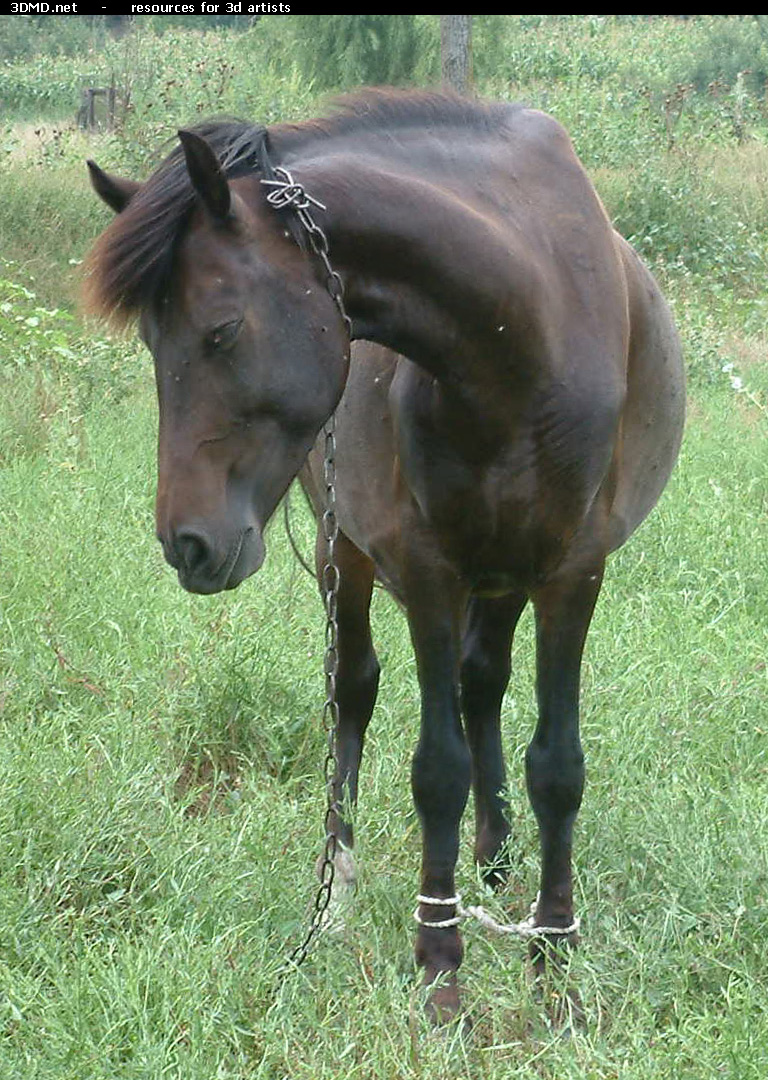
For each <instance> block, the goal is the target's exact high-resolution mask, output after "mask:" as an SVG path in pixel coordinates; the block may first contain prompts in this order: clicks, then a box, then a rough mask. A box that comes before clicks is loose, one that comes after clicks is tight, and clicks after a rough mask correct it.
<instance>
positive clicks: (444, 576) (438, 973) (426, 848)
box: [404, 559, 471, 1023]
mask: <svg viewBox="0 0 768 1080" xmlns="http://www.w3.org/2000/svg"><path fill="white" fill-rule="evenodd" d="M404 581H405V584H406V605H407V611H408V623H409V626H410V631H411V638H412V640H413V647H414V652H415V654H416V665H417V669H418V675H419V686H420V689H421V727H420V732H419V742H418V745H417V747H416V752H415V754H414V757H413V765H412V771H411V787H412V791H413V799H414V803H415V806H416V810H417V812H418V815H419V820H420V823H421V831H422V865H421V891H420V893H419V904H418V908H417V913H416V915H417V920H418V922H419V928H418V931H417V935H416V948H415V954H416V962H417V964H418V965H419V966H420V967H421V968H422V969H423V971H424V985H425V986H433V984H434V989H433V990H432V992H431V994H430V996H429V1001H428V1004H427V1012H428V1014H429V1015H430V1017H431V1019H432V1020H434V1021H435V1022H438V1023H440V1022H444V1021H447V1020H450V1019H452V1018H453V1017H455V1016H457V1015H458V1014H459V1012H460V1011H461V1005H460V1000H459V990H458V982H457V978H456V972H457V971H458V968H459V966H460V964H461V961H462V958H463V952H464V949H463V945H462V941H461V935H460V934H459V930H458V916H457V910H456V904H457V898H456V885H455V879H454V874H455V869H456V860H457V857H458V850H459V825H460V822H461V816H462V814H463V812H464V807H465V806H466V803H467V797H468V795H469V786H470V778H471V763H470V753H469V749H468V747H467V743H466V740H465V738H464V731H463V728H462V724H461V711H460V707H459V659H460V645H461V623H462V619H463V616H464V611H465V607H466V602H467V593H466V590H465V589H464V587H463V586H461V585H460V584H459V582H458V580H457V579H456V577H455V576H454V575H452V574H451V573H450V572H446V571H445V570H442V571H441V570H440V569H439V568H438V567H437V566H436V565H435V562H434V561H433V560H430V559H424V560H421V559H418V560H417V559H413V560H412V561H411V562H410V563H409V566H408V573H407V575H404Z"/></svg>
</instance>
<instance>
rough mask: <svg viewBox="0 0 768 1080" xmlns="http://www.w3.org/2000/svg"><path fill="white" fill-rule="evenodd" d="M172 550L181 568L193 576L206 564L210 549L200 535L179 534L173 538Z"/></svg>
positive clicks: (192, 533)
mask: <svg viewBox="0 0 768 1080" xmlns="http://www.w3.org/2000/svg"><path fill="white" fill-rule="evenodd" d="M174 548H175V549H176V555H177V557H178V560H179V563H180V564H181V567H182V568H183V569H184V570H186V572H187V573H188V574H193V573H194V572H195V570H199V569H200V568H201V567H202V566H203V565H204V564H205V563H206V562H208V558H209V554H210V548H209V547H208V544H207V542H206V541H205V539H204V537H202V536H201V535H200V533H196V532H188V531H187V532H181V533H179V534H178V536H176V538H175V543H174Z"/></svg>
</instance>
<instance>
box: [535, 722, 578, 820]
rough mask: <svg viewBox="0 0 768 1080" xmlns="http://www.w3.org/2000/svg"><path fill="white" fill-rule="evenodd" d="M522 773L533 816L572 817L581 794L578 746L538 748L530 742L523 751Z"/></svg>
mask: <svg viewBox="0 0 768 1080" xmlns="http://www.w3.org/2000/svg"><path fill="white" fill-rule="evenodd" d="M525 773H526V781H527V786H528V794H529V797H530V800H531V805H532V806H533V808H534V811H535V812H536V815H537V817H539V818H541V816H542V815H546V816H548V817H555V818H558V819H562V818H564V817H568V816H570V815H573V814H576V812H577V811H578V809H579V807H580V806H581V797H582V794H583V791H584V754H583V752H582V749H581V746H579V745H573V746H570V747H563V746H542V745H540V744H539V743H537V742H536V741H535V740H534V741H533V742H532V743H531V744H530V746H529V747H528V749H527V751H526V755H525Z"/></svg>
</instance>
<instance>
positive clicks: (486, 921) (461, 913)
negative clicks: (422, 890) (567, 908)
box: [413, 893, 581, 939]
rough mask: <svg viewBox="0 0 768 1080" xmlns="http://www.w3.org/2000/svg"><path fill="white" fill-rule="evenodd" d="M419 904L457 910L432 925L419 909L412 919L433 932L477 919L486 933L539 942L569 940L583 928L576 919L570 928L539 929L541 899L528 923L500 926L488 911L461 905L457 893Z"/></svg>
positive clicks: (423, 898)
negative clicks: (537, 922) (569, 937)
mask: <svg viewBox="0 0 768 1080" xmlns="http://www.w3.org/2000/svg"><path fill="white" fill-rule="evenodd" d="M416 899H417V900H418V902H419V904H431V905H433V906H434V907H454V906H455V908H456V914H455V915H454V916H453V918H450V919H439V920H436V921H434V922H433V921H430V920H429V919H422V917H421V915H420V914H419V909H418V907H417V908H416V910H415V911H414V913H413V917H414V919H415V920H416V922H417V923H418V924H419V926H426V927H429V928H430V929H432V930H447V929H448V928H449V927H451V926H458V925H459V923H460V922H461V921H462V920H463V919H470V918H471V919H476V920H477V921H478V922H479V923H480V925H481V926H484V927H485V928H486V929H487V930H493V932H494V933H495V934H511V935H512V936H514V937H519V938H524V939H528V938H536V937H543V936H544V935H547V936H548V937H567V936H568V935H569V934H575V933H576V932H577V931H578V929H579V927H580V926H581V919H579V918H578V917H576V918H575V919H574V920H573V922H572V923H571V925H570V926H537V925H536V907H537V905H538V902H539V898H538V896H537V897H536V899H535V900H534V901H533V903H532V904H531V913H530V915H529V916H528V918H527V919H523V921H522V922H512V923H500V922H497V920H496V919H494V917H493V916H492V915H490V914H489V913H488V912H487V911H486V910H485V908H483V907H479V906H477V905H473V906H472V907H466V908H465V907H464V906H463V905H462V903H461V896H460V895H459V894H458V893H457V894H456V895H455V896H449V897H446V898H441V897H437V896H421V895H419V896H417V898H416Z"/></svg>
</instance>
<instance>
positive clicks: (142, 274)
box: [83, 88, 519, 327]
mask: <svg viewBox="0 0 768 1080" xmlns="http://www.w3.org/2000/svg"><path fill="white" fill-rule="evenodd" d="M333 107H334V111H333V113H332V114H331V115H330V116H328V117H325V118H321V119H317V120H306V121H303V122H300V123H295V124H289V123H283V124H276V125H274V126H272V127H271V128H269V129H268V128H266V127H262V126H260V125H254V124H251V123H248V122H245V121H242V120H236V119H230V118H225V119H212V120H207V121H204V122H203V123H201V124H198V125H196V126H195V127H193V128H191V129H190V130H192V131H194V132H195V133H196V134H198V135H201V136H202V137H203V138H204V139H205V140H206V141H207V142H208V143H209V145H210V146H211V148H212V149H213V150H214V152H215V153H216V155H217V157H218V158H219V161H220V162H221V166H222V169H223V170H224V174H225V175H226V176H227V177H228V178H229V179H235V178H236V177H238V176H245V175H248V174H251V173H260V174H261V175H262V176H263V177H264V179H273V178H274V167H275V165H277V164H279V159H280V157H281V156H282V155H283V154H285V153H290V152H294V151H295V150H297V149H300V148H301V147H302V146H303V145H304V144H306V143H312V142H314V141H317V140H322V139H327V138H333V137H335V136H346V135H356V134H359V135H364V134H370V133H376V132H382V131H389V132H392V131H397V130H403V129H406V128H412V127H417V126H421V127H429V128H430V129H434V128H447V127H455V126H461V127H463V128H465V129H466V128H470V129H474V130H475V131H490V130H492V129H493V128H498V127H499V125H500V123H501V122H502V121H503V119H504V118H506V117H507V116H508V115H509V112H510V110H511V109H513V108H518V107H519V106H511V105H509V104H506V103H495V102H483V101H470V100H468V99H466V98H462V97H459V96H458V95H456V94H450V93H435V92H428V91H401V90H393V89H378V88H377V89H368V90H363V91H359V92H356V93H354V94H349V95H345V96H343V97H341V98H338V99H337V100H336V101H335V102H333ZM195 198H196V196H195V192H194V189H193V187H192V183H191V181H190V178H189V173H188V172H187V167H186V162H185V158H184V153H183V151H182V148H181V145H176V146H175V147H174V149H173V150H172V151H171V152H170V153H169V154H168V155H167V157H165V158H164V159H163V160H162V161H161V162H160V164H159V165H158V166H157V168H156V169H155V171H154V172H153V173H152V174H151V176H150V177H149V179H148V180H147V181H146V182H145V183H144V184H143V185H142V186H141V188H140V189H139V190H138V191H137V193H136V194H135V195H134V197H133V198H132V199H131V201H130V202H129V203H128V205H127V206H126V208H125V209H124V210H123V211H122V212H121V213H119V214H117V215H116V217H115V218H114V220H113V221H112V222H111V224H110V225H109V226H108V227H107V228H106V229H105V230H104V232H103V233H102V234H101V236H100V237H99V239H98V240H97V241H96V243H95V244H94V246H93V248H92V249H91V252H90V253H89V255H88V257H87V259H86V264H85V270H86V278H85V283H84V289H83V293H84V306H85V308H86V310H87V311H89V312H91V313H92V314H96V315H99V316H102V317H105V318H107V319H109V320H110V321H111V322H112V323H113V324H115V325H117V326H123V327H124V326H126V325H127V324H129V323H130V322H131V321H132V320H133V319H135V318H136V317H138V315H139V314H140V313H141V312H142V311H143V310H144V309H145V308H147V307H149V306H151V305H154V304H157V303H158V301H159V300H160V299H161V298H162V297H163V295H164V294H165V292H166V291H167V287H168V282H169V281H170V276H171V268H172V262H173V256H174V251H175V249H176V244H177V241H178V238H179V236H180V235H181V233H182V231H183V229H184V226H185V224H186V222H187V220H188V218H189V214H190V212H191V210H192V207H193V206H194V203H195ZM286 224H287V226H288V228H289V229H290V230H291V232H292V234H293V236H294V238H295V239H296V240H297V241H299V242H301V240H302V237H301V235H300V233H299V232H298V231H297V228H296V226H297V223H296V222H295V219H294V215H293V214H287V215H286Z"/></svg>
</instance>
